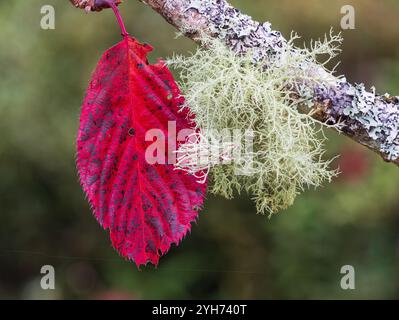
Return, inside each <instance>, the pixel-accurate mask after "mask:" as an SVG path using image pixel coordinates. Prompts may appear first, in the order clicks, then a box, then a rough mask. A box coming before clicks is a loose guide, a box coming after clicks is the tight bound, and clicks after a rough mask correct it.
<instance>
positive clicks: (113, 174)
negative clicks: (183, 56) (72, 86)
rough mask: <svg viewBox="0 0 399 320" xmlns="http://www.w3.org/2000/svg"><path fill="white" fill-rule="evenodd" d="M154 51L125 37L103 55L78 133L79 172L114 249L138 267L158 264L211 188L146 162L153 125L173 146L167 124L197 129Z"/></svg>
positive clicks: (162, 165) (168, 72)
mask: <svg viewBox="0 0 399 320" xmlns="http://www.w3.org/2000/svg"><path fill="white" fill-rule="evenodd" d="M151 50H152V48H151V47H150V46H149V45H145V44H140V43H139V42H137V41H136V40H135V39H133V38H131V37H130V36H128V35H125V36H124V39H123V40H122V41H121V42H120V43H118V44H117V45H115V46H114V47H112V48H111V49H109V50H108V51H107V52H105V53H104V55H103V57H102V58H101V60H100V62H99V64H98V66H97V69H96V70H95V72H94V74H93V76H92V80H91V82H90V85H89V87H88V89H87V95H86V97H85V100H84V103H83V106H82V114H81V118H80V128H79V133H78V137H77V167H78V171H79V177H80V181H81V184H82V186H83V189H84V191H85V193H86V195H87V197H88V200H89V203H90V205H91V207H92V209H93V212H94V215H95V217H96V218H97V220H98V221H99V223H100V224H101V226H102V227H103V228H104V229H109V231H110V236H111V240H112V244H113V246H114V247H115V248H116V250H117V251H118V252H119V253H120V254H121V255H122V256H123V257H126V258H127V259H130V260H133V261H134V262H135V263H136V264H137V266H138V267H139V266H140V265H142V264H146V263H147V262H151V263H153V264H155V265H157V264H158V260H159V257H160V255H162V254H164V253H165V252H166V251H168V250H169V248H170V247H171V244H172V243H175V244H178V243H179V242H180V241H181V239H182V238H183V237H184V236H185V234H186V233H187V231H189V230H190V228H191V222H193V221H194V220H195V219H196V218H197V215H198V212H197V211H198V209H199V208H200V207H201V206H202V203H203V198H204V195H205V191H206V184H199V183H197V182H196V179H195V178H194V177H193V176H190V175H187V174H185V173H184V172H182V171H177V170H174V167H173V165H172V164H160V163H155V164H149V163H148V162H147V161H146V159H145V153H146V149H147V147H148V146H149V145H151V144H152V143H153V141H145V135H146V132H148V130H150V129H153V128H156V129H159V130H161V131H162V132H163V136H164V137H165V140H166V142H168V143H171V142H172V141H168V132H167V129H168V121H175V122H176V131H177V132H179V131H180V130H181V129H186V128H192V127H193V123H192V119H189V118H188V114H187V113H186V112H184V111H179V106H181V105H182V104H183V102H184V98H183V97H181V94H180V91H179V88H178V87H177V85H176V83H175V81H174V79H173V76H172V74H171V73H170V71H169V70H168V68H167V67H166V66H165V65H164V63H162V62H159V63H157V64H156V65H150V64H149V63H148V61H147V54H148V52H150V51H151ZM169 140H170V139H169ZM177 147H178V146H177ZM164 151H165V156H167V153H168V152H167V148H165V149H164Z"/></svg>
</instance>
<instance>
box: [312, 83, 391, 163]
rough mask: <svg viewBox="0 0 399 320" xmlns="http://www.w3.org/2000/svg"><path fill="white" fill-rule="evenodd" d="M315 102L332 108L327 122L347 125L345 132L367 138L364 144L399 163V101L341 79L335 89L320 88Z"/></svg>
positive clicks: (316, 93) (387, 158)
mask: <svg viewBox="0 0 399 320" xmlns="http://www.w3.org/2000/svg"><path fill="white" fill-rule="evenodd" d="M314 97H315V98H314V99H315V102H318V103H322V104H323V105H326V106H328V108H326V109H325V113H326V114H327V115H328V117H327V118H328V119H327V121H330V122H332V123H335V122H337V121H343V122H344V123H345V126H343V127H342V130H343V131H344V132H345V133H346V134H348V135H351V136H354V135H358V136H363V139H362V141H361V142H362V143H363V144H364V145H366V146H368V147H370V148H372V149H375V148H379V151H380V153H381V155H382V156H383V158H384V159H386V160H387V161H393V162H395V161H396V162H397V161H398V159H399V97H390V96H389V95H388V94H386V95H384V96H378V95H376V94H375V88H371V92H369V91H367V90H366V89H365V87H364V85H363V84H357V85H355V86H353V85H351V84H349V83H348V82H347V81H346V79H345V78H342V79H339V80H338V81H337V85H336V86H335V87H325V86H318V87H316V88H315V93H314Z"/></svg>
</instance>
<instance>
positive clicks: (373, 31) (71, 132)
mask: <svg viewBox="0 0 399 320" xmlns="http://www.w3.org/2000/svg"><path fill="white" fill-rule="evenodd" d="M125 2H126V3H125V4H124V5H123V6H122V7H121V8H122V14H123V16H124V18H125V20H126V21H125V22H126V24H127V27H128V30H129V31H130V32H131V34H132V35H134V36H135V37H137V38H138V39H139V40H141V41H145V42H148V43H151V44H152V45H153V46H154V47H155V51H154V53H153V54H152V59H155V58H156V57H162V56H163V57H164V56H168V55H172V54H173V53H174V52H178V53H187V52H188V51H190V50H192V49H193V48H194V44H193V43H192V42H191V41H190V40H188V39H184V38H179V39H174V37H175V30H174V29H173V28H172V27H171V26H169V25H168V24H167V23H166V22H165V21H164V20H163V19H162V18H161V17H160V16H159V15H157V14H156V13H154V12H153V11H152V10H151V9H150V8H148V7H146V6H145V5H144V4H142V3H139V2H138V1H135V0H128V1H125ZM232 2H233V4H234V5H236V6H237V7H238V8H240V9H242V10H243V11H245V12H246V13H248V14H250V15H252V16H253V17H254V18H256V19H258V20H262V21H265V20H268V21H271V22H272V24H273V26H274V28H275V29H278V30H281V31H282V32H283V33H284V35H285V36H289V34H290V32H291V30H295V31H297V32H298V33H299V34H301V35H302V36H303V38H304V40H309V39H311V38H312V37H313V38H318V37H320V36H322V35H323V34H324V33H325V32H328V30H329V29H330V26H333V27H334V28H335V30H340V27H339V26H340V19H341V17H342V15H341V13H340V9H341V6H342V5H345V4H353V5H354V6H355V8H356V29H355V30H349V31H344V32H343V35H344V37H345V42H344V45H343V53H342V56H341V60H342V64H341V66H340V68H339V72H340V73H345V74H346V75H347V76H348V79H350V80H351V81H352V82H360V81H362V82H365V83H366V84H367V85H372V84H374V85H376V87H377V91H379V92H381V93H384V92H386V91H388V92H391V93H392V94H399V42H398V40H399V19H397V17H398V15H399V2H398V1H397V0H384V1H373V0H362V1H348V0H345V1H324V0H295V1H294V0H280V1H274V0H269V1H265V0H246V1H232ZM45 4H50V5H53V6H54V7H55V10H56V29H55V30H42V29H41V28H40V19H41V17H42V16H41V14H40V8H41V7H42V6H43V5H45ZM119 33H120V32H119V29H118V26H117V24H116V22H115V18H114V16H113V14H112V12H111V11H110V10H107V11H104V12H102V13H96V14H90V15H85V14H84V13H83V11H80V10H77V9H74V8H73V7H72V6H71V5H70V4H69V2H68V1H67V0H30V1H26V0H13V1H1V3H0V137H1V138H0V218H1V222H0V298H3V299H4V298H24V299H31V298H53V299H64V298H79V299H80V298H85V299H94V298H104V299H110V298H139V299H140V298H157V299H163V298H210V299H212V298H226V299H229V298H234V299H237V298H248V299H270V298H271V299H277V298H288V299H291V298H305V299H306V298H320V299H331V298H339V299H350V298H360V299H364V298H377V299H380V298H399V168H398V167H395V166H394V165H392V164H386V163H384V162H383V161H381V160H380V159H379V158H378V157H377V156H376V155H374V154H372V153H371V152H369V151H367V150H366V149H364V148H362V147H360V146H357V145H355V144H354V143H351V142H350V140H349V139H347V138H345V137H342V136H339V135H338V134H335V133H333V132H329V133H328V136H329V138H330V139H329V141H328V144H327V148H328V150H329V153H330V155H334V154H336V153H339V154H341V157H340V159H339V160H337V162H336V164H335V165H339V166H340V167H341V171H342V174H341V176H340V177H339V178H337V179H335V180H334V182H333V183H331V184H330V185H326V186H325V187H324V188H322V189H320V190H316V191H314V190H310V191H308V192H306V193H305V194H304V195H302V196H300V197H299V198H298V199H297V200H296V202H295V204H294V206H293V207H291V208H290V209H289V210H287V211H285V212H281V213H280V214H279V215H277V216H274V217H272V218H271V219H270V220H269V219H267V217H264V216H258V215H256V214H255V212H256V211H255V208H254V206H253V204H252V202H251V201H250V199H249V197H245V196H241V197H240V198H238V199H236V200H233V201H226V200H224V199H221V198H215V197H212V196H208V198H207V200H206V205H205V208H204V210H203V211H202V213H201V216H200V219H199V222H198V224H197V225H195V226H193V229H192V232H191V234H190V235H189V236H188V237H187V238H186V239H185V240H184V241H183V242H182V243H181V245H180V246H179V247H173V248H172V250H171V251H170V252H169V253H168V254H167V255H166V256H165V257H163V258H161V260H160V264H159V266H158V268H157V269H154V268H152V267H147V268H142V270H141V271H138V270H137V268H136V267H135V265H134V264H132V263H130V262H127V261H124V260H123V259H122V258H120V257H119V256H118V254H117V253H116V252H115V251H114V250H113V249H112V247H111V244H110V241H109V238H108V235H107V234H106V233H105V232H104V231H103V230H102V229H101V228H100V227H99V225H98V224H97V222H96V221H95V219H94V218H93V216H92V214H91V213H90V210H89V206H88V204H87V203H86V201H85V198H84V195H83V193H82V190H81V188H80V186H79V183H78V179H77V174H76V170H75V163H74V157H75V136H76V132H77V126H78V118H79V112H80V105H81V101H82V98H83V95H84V91H85V89H86V86H87V83H88V81H89V78H90V75H91V72H92V70H93V69H94V67H95V65H96V63H97V61H98V59H99V57H100V55H101V53H102V52H103V51H105V50H106V49H107V48H108V47H110V46H112V45H113V44H114V43H116V42H117V41H119V39H120V36H119ZM45 264H50V265H53V266H54V267H55V271H56V290H53V291H51V290H48V291H44V290H41V289H40V285H39V283H40V276H41V275H40V268H41V266H42V265H45ZM346 264H349V265H353V266H354V267H355V270H356V290H348V291H344V290H342V289H341V288H340V279H341V276H342V275H341V274H340V268H341V266H342V265H346Z"/></svg>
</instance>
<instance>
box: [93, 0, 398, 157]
mask: <svg viewBox="0 0 399 320" xmlns="http://www.w3.org/2000/svg"><path fill="white" fill-rule="evenodd" d="M96 1H97V0H96ZM139 1H141V2H143V3H146V4H147V5H149V6H150V7H151V8H153V9H154V10H155V11H157V12H158V13H159V14H161V15H162V16H163V17H164V18H165V19H166V20H167V21H168V22H169V23H170V24H172V25H174V26H175V27H176V28H177V29H179V30H180V31H183V32H185V34H186V36H188V37H190V38H191V39H193V40H194V41H197V42H198V41H199V38H198V35H199V34H200V33H205V34H207V35H209V36H211V37H214V38H218V39H220V40H222V41H223V42H224V43H225V44H226V45H227V46H228V47H229V48H230V49H231V50H233V51H234V52H236V53H238V54H243V53H246V52H248V51H249V50H251V52H253V56H254V60H255V61H257V62H258V61H261V60H262V59H263V58H265V57H269V58H270V57H273V58H279V56H280V54H281V50H282V49H281V48H282V44H283V43H285V42H286V41H287V40H286V39H284V37H283V36H282V35H281V33H280V32H278V31H274V30H272V29H271V25H270V24H269V23H268V22H266V23H259V22H257V21H254V20H253V19H252V18H251V17H249V16H247V15H245V14H242V13H241V12H240V11H239V10H238V9H236V8H233V7H232V6H231V5H230V4H228V2H227V1H225V0H139ZM188 28H189V29H188ZM187 30H189V31H187ZM308 72H309V74H314V75H315V74H317V75H318V76H321V77H322V76H326V77H329V79H328V81H327V82H326V83H328V84H320V85H319V84H318V85H311V86H309V87H308V88H306V91H307V92H308V93H310V94H311V96H312V101H313V105H312V106H311V109H312V110H313V111H314V112H313V116H314V117H315V118H316V119H317V120H319V121H322V122H324V123H327V124H330V125H333V124H337V123H341V124H342V125H341V126H340V129H341V130H342V132H343V133H344V134H345V135H347V136H349V137H350V138H351V139H352V140H354V141H356V142H358V143H360V144H362V145H364V146H366V147H368V148H369V149H371V150H373V151H375V152H377V153H378V154H380V155H381V156H382V158H383V159H384V160H385V161H387V162H392V163H395V164H396V165H399V97H398V96H390V95H388V94H385V95H382V96H381V95H376V94H375V92H374V89H373V88H372V91H371V92H369V91H366V89H365V88H364V85H363V84H356V85H352V84H350V83H348V82H347V81H346V79H345V78H335V77H331V76H330V75H326V71H325V70H324V68H323V67H322V66H320V65H311V66H309V67H308Z"/></svg>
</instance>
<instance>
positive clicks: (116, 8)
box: [106, 0, 129, 37]
mask: <svg viewBox="0 0 399 320" xmlns="http://www.w3.org/2000/svg"><path fill="white" fill-rule="evenodd" d="M106 2H107V3H108V5H109V6H110V7H111V9H112V11H114V14H115V16H116V20H118V23H119V26H120V28H121V31H122V36H123V37H127V36H129V33H128V32H127V31H126V27H125V23H124V22H123V19H122V16H121V14H120V12H119V9H118V7H117V6H116V4H115V3H114V1H113V0H106Z"/></svg>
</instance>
